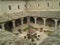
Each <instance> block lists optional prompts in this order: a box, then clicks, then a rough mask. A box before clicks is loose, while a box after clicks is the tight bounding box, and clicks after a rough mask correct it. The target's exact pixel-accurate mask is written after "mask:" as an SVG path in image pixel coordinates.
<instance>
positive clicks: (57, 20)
mask: <svg viewBox="0 0 60 45" xmlns="http://www.w3.org/2000/svg"><path fill="white" fill-rule="evenodd" d="M54 20H55V28H56V29H57V21H58V20H57V19H54Z"/></svg>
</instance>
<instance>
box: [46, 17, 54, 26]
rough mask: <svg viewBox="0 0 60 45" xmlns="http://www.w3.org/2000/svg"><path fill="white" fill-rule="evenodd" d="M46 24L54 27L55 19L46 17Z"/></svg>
mask: <svg viewBox="0 0 60 45" xmlns="http://www.w3.org/2000/svg"><path fill="white" fill-rule="evenodd" d="M46 26H50V27H54V26H55V21H54V20H53V19H52V18H48V19H46Z"/></svg>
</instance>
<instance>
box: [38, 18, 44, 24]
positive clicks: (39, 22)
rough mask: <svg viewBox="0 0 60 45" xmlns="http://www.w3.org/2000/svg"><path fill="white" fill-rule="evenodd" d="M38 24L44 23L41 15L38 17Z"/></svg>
mask: <svg viewBox="0 0 60 45" xmlns="http://www.w3.org/2000/svg"><path fill="white" fill-rule="evenodd" d="M37 24H41V25H43V24H44V21H43V19H42V18H41V17H37Z"/></svg>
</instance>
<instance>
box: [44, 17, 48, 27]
mask: <svg viewBox="0 0 60 45" xmlns="http://www.w3.org/2000/svg"><path fill="white" fill-rule="evenodd" d="M46 19H47V18H43V20H44V26H46Z"/></svg>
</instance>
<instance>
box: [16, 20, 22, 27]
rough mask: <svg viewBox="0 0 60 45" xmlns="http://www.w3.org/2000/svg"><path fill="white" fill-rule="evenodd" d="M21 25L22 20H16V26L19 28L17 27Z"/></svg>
mask: <svg viewBox="0 0 60 45" xmlns="http://www.w3.org/2000/svg"><path fill="white" fill-rule="evenodd" d="M19 25H21V19H16V21H15V26H16V27H17V26H19Z"/></svg>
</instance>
